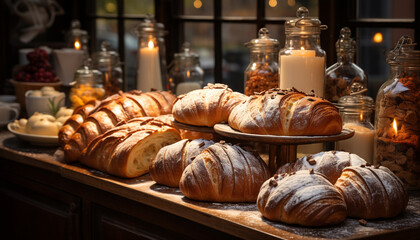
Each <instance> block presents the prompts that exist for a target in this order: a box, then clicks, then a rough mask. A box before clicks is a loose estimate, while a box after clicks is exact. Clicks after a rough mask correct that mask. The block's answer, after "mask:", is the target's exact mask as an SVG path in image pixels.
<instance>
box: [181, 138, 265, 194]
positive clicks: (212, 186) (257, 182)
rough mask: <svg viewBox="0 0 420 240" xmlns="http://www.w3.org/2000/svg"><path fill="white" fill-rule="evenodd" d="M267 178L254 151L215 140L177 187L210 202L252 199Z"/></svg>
mask: <svg viewBox="0 0 420 240" xmlns="http://www.w3.org/2000/svg"><path fill="white" fill-rule="evenodd" d="M269 177H270V173H269V170H268V167H267V165H266V164H265V163H264V161H263V160H262V159H261V158H260V157H259V156H258V155H256V154H255V153H251V152H249V151H245V150H244V149H242V148H241V147H239V146H236V145H231V144H227V143H216V144H213V145H211V146H210V147H208V148H206V149H205V150H204V151H202V152H201V153H200V154H199V155H198V156H197V157H196V158H195V159H194V161H193V162H192V163H191V164H190V165H188V166H187V167H186V168H185V170H184V172H183V173H182V176H181V180H180V183H179V188H180V190H181V192H182V193H183V194H184V195H185V196H186V197H188V198H190V199H194V200H199V201H212V202H255V201H256V199H257V196H258V192H259V189H260V187H261V185H262V183H263V182H264V181H265V180H267V179H268V178H269Z"/></svg>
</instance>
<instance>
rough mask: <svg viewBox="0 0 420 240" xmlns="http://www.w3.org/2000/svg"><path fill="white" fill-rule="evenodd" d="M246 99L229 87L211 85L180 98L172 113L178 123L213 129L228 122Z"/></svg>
mask: <svg viewBox="0 0 420 240" xmlns="http://www.w3.org/2000/svg"><path fill="white" fill-rule="evenodd" d="M246 98H247V97H246V96H245V95H243V94H242V93H238V92H233V91H232V90H231V89H230V88H228V86H227V85H224V84H219V83H217V84H211V83H209V84H208V85H207V86H206V87H204V88H203V89H197V90H194V91H191V92H189V93H187V94H184V95H181V96H178V98H177V99H176V101H175V102H174V107H173V109H172V113H173V115H174V118H175V120H177V121H178V122H181V123H186V124H191V125H195V126H208V127H212V126H213V125H214V124H216V123H220V122H226V121H227V120H228V117H229V114H230V112H231V111H232V109H233V108H234V107H235V106H236V105H238V104H239V103H240V102H242V101H244V100H245V99H246Z"/></svg>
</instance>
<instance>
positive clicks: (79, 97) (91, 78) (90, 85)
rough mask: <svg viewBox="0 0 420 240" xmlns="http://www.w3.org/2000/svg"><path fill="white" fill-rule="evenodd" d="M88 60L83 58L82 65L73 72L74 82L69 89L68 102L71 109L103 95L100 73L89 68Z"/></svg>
mask: <svg viewBox="0 0 420 240" xmlns="http://www.w3.org/2000/svg"><path fill="white" fill-rule="evenodd" d="M90 61H91V60H90V59H87V60H85V63H84V66H83V67H82V68H81V69H78V70H76V72H75V74H74V82H73V83H72V85H73V86H72V88H71V90H70V102H71V105H72V108H73V109H74V108H77V107H79V106H83V105H85V104H86V103H87V102H89V101H92V100H102V99H103V98H104V96H105V90H104V88H103V85H102V73H101V72H100V71H98V70H96V69H91V68H90Z"/></svg>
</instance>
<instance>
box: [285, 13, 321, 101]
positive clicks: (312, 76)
mask: <svg viewBox="0 0 420 240" xmlns="http://www.w3.org/2000/svg"><path fill="white" fill-rule="evenodd" d="M296 15H297V18H294V19H291V20H288V21H286V23H285V33H286V41H285V46H284V48H283V49H281V50H280V53H279V55H280V56H279V66H280V68H279V72H280V88H282V89H284V88H291V87H295V88H296V89H298V90H299V91H303V92H310V91H312V90H314V91H315V94H316V95H317V96H319V97H323V96H324V78H325V59H326V54H325V51H324V50H322V48H321V46H320V33H321V30H324V29H327V26H325V25H321V21H319V19H317V18H311V17H308V16H309V11H308V9H307V8H306V7H299V9H298V10H297V13H296Z"/></svg>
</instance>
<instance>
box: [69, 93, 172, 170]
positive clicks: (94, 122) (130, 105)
mask: <svg viewBox="0 0 420 240" xmlns="http://www.w3.org/2000/svg"><path fill="white" fill-rule="evenodd" d="M174 99H175V96H174V95H173V94H171V93H169V92H162V91H154V92H147V93H142V92H141V91H137V90H134V91H131V92H128V93H122V92H120V93H118V94H115V95H112V96H110V97H108V98H106V99H104V100H103V101H102V102H101V104H100V105H99V106H98V107H97V108H96V109H95V111H94V112H93V113H91V114H90V115H89V116H88V117H87V118H86V120H85V121H84V123H83V124H81V125H80V126H79V127H78V128H77V130H76V131H75V132H74V133H73V134H72V136H71V137H70V139H69V141H68V142H67V143H66V145H65V146H64V156H65V160H66V162H76V161H78V160H79V158H80V157H81V155H82V151H83V149H84V148H85V147H86V146H87V145H88V144H89V142H90V141H92V140H93V139H94V138H95V137H97V136H99V135H101V134H102V133H104V132H106V131H107V130H109V129H112V128H114V127H115V126H116V125H117V124H118V123H120V122H124V121H127V120H129V119H132V118H137V117H143V116H150V117H154V116H159V115H162V114H168V113H170V112H171V110H172V102H173V100H174Z"/></svg>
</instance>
